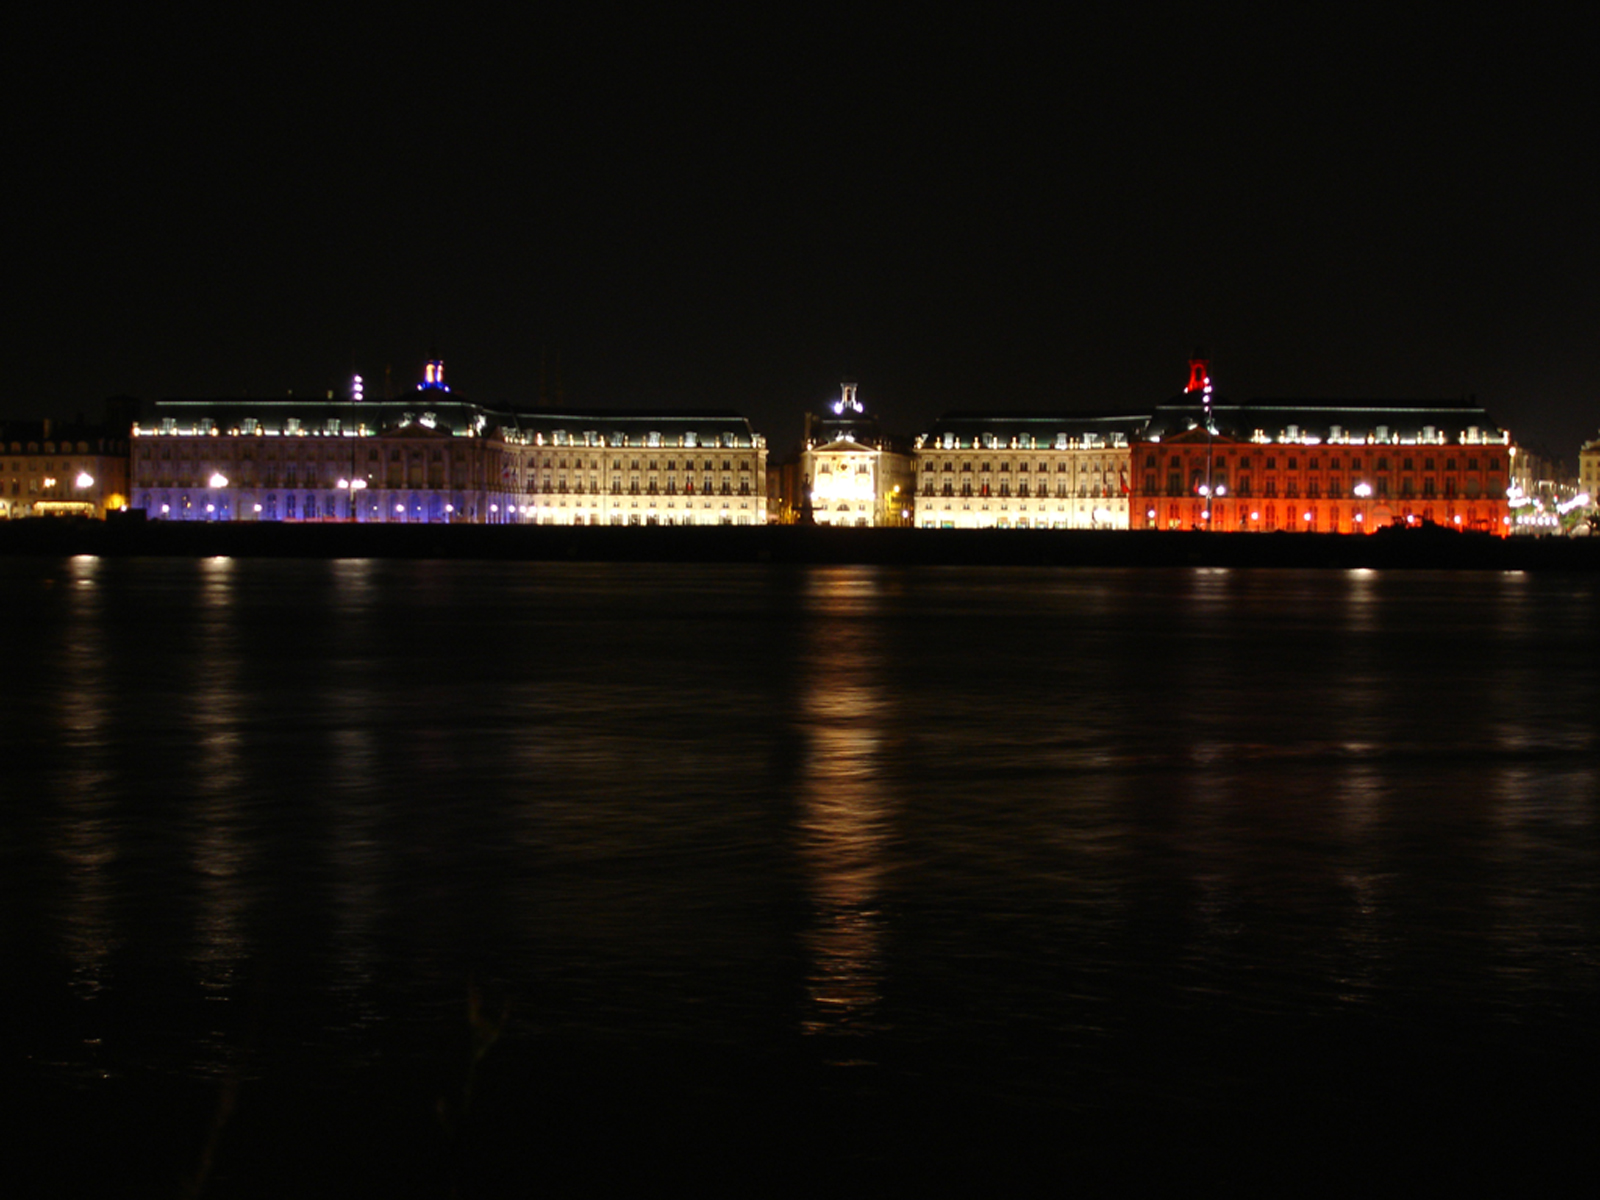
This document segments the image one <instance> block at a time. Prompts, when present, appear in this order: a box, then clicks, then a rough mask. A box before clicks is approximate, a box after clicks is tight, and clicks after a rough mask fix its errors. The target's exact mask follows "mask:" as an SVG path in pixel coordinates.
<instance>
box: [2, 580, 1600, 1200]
mask: <svg viewBox="0 0 1600 1200" xmlns="http://www.w3.org/2000/svg"><path fill="white" fill-rule="evenodd" d="M0 589H3V594H4V595H5V597H6V608H5V611H6V620H5V622H4V627H3V632H0V661H3V663H4V686H3V688H0V728H3V729H4V731H5V734H4V745H5V751H4V756H5V761H6V766H5V771H4V776H3V779H4V803H3V808H0V838H3V844H0V854H3V856H4V857H3V860H0V864H3V875H0V951H3V954H4V962H5V972H4V979H3V981H0V1004H3V1006H4V1008H3V1012H4V1015H5V1016H6V1018H7V1021H6V1024H7V1027H8V1036H7V1037H6V1039H5V1060H4V1061H5V1070H6V1079H7V1081H8V1083H9V1087H8V1091H9V1092H10V1094H11V1095H12V1096H14V1097H18V1098H20V1099H21V1101H22V1106H23V1107H24V1109H25V1110H26V1112H25V1115H24V1116H23V1117H22V1118H20V1119H19V1120H18V1121H16V1122H14V1123H13V1124H12V1126H11V1131H10V1132H9V1133H8V1135H7V1137H8V1139H9V1140H10V1141H11V1142H12V1147H11V1149H12V1151H13V1153H11V1154H9V1155H8V1156H7V1158H8V1160H9V1162H10V1166H9V1167H8V1169H15V1170H18V1171H21V1170H24V1169H28V1168H38V1169H39V1170H41V1171H42V1177H43V1178H44V1179H45V1180H46V1181H48V1182H47V1185H46V1186H45V1189H44V1190H55V1191H59V1192H60V1193H62V1194H72V1193H77V1192H81V1191H84V1190H86V1189H88V1188H90V1187H95V1188H100V1189H109V1190H110V1191H112V1192H113V1193H116V1194H152V1195H182V1194H188V1195H196V1194H199V1195H216V1196H233V1195H284V1194H291V1193H292V1194H298V1195H307V1194H320V1193H322V1192H324V1191H326V1192H328V1193H330V1194H340V1195H351V1194H374V1195H377V1194H382V1195H399V1194H416V1195H439V1196H447V1195H450V1194H452V1192H454V1193H456V1194H484V1195H499V1194H505V1193H506V1192H507V1191H510V1190H512V1188H513V1187H515V1188H516V1189H517V1190H528V1188H529V1187H530V1186H533V1185H542V1186H544V1187H545V1188H546V1190H552V1191H556V1192H580V1191H581V1192H590V1191H593V1190H596V1189H600V1188H603V1187H605V1186H608V1185H617V1186H629V1187H640V1186H651V1187H653V1186H657V1185H659V1186H663V1187H664V1186H666V1185H667V1184H669V1183H673V1182H682V1181H689V1182H692V1183H694V1184H696V1185H697V1186H700V1187H702V1188H707V1189H710V1190H713V1191H719V1192H720V1191H730V1192H731V1191H738V1192H740V1193H748V1192H750V1191H752V1190H760V1191H764V1192H792V1193H795V1194H818V1193H826V1194H846V1193H866V1194H876V1193H884V1192H891V1191H899V1190H902V1189H903V1188H904V1187H905V1186H906V1185H908V1184H909V1183H910V1182H912V1181H916V1182H918V1183H919V1184H922V1185H926V1184H928V1183H930V1182H933V1183H945V1182H949V1181H963V1182H964V1183H966V1184H969V1185H972V1186H978V1185H980V1184H981V1185H982V1186H986V1187H992V1186H994V1185H995V1184H996V1183H997V1182H1002V1181H1005V1182H1015V1183H1021V1182H1022V1181H1023V1180H1025V1179H1031V1178H1036V1177H1037V1174H1038V1173H1039V1172H1050V1173H1052V1175H1053V1177H1054V1178H1057V1179H1076V1180H1080V1181H1087V1182H1092V1183H1097V1184H1099V1185H1102V1186H1115V1187H1119V1188H1125V1187H1127V1186H1129V1185H1135V1184H1137V1185H1149V1186H1152V1187H1154V1186H1166V1185H1170V1184H1173V1183H1192V1182H1193V1181H1194V1180H1195V1179H1197V1178H1200V1177H1218V1178H1225V1179H1249V1180H1253V1181H1255V1182H1257V1183H1261V1182H1267V1183H1285V1185H1287V1184H1288V1183H1289V1182H1290V1181H1292V1182H1293V1183H1295V1184H1296V1185H1297V1186H1300V1185H1304V1184H1306V1183H1308V1182H1319V1181H1321V1182H1331V1183H1334V1184H1338V1185H1341V1186H1347V1185H1352V1184H1355V1183H1359V1182H1360V1181H1363V1180H1366V1179H1368V1178H1369V1177H1370V1175H1371V1174H1372V1173H1373V1172H1376V1171H1379V1170H1382V1171H1384V1172H1386V1173H1389V1172H1393V1171H1400V1172H1403V1173H1404V1176H1405V1177H1409V1178H1412V1179H1413V1180H1417V1181H1426V1182H1428V1183H1431V1184H1439V1183H1445V1184H1449V1185H1451V1186H1458V1185H1471V1184H1472V1183H1474V1182H1477V1181H1481V1180H1483V1179H1484V1178H1486V1177H1487V1176H1486V1173H1487V1172H1493V1173H1497V1174H1498V1173H1504V1174H1505V1175H1507V1176H1508V1177H1512V1176H1514V1177H1516V1178H1517V1179H1518V1180H1519V1181H1524V1182H1530V1181H1542V1182H1544V1183H1552V1182H1555V1181H1556V1180H1559V1179H1566V1178H1569V1177H1570V1176H1569V1172H1571V1171H1573V1170H1576V1169H1579V1168H1584V1169H1588V1168H1592V1166H1593V1164H1594V1157H1595V1152H1594V1150H1593V1148H1592V1146H1591V1142H1592V1141H1593V1140H1594V1137H1593V1131H1594V1128H1595V1118H1596V1117H1597V1116H1600V1104H1597V1102H1596V1099H1595V1097H1594V1086H1593V1085H1594V1078H1595V1068H1596V1067H1597V1066H1600V1022H1597V1021H1596V1020H1595V1017H1594V1012H1595V1008H1596V1004H1595V997H1596V995H1597V994H1600V937H1597V929H1600V824H1597V820H1600V670H1597V668H1596V664H1597V663H1600V588H1597V584H1596V581H1595V579H1594V577H1593V576H1568V575H1559V574H1545V575H1540V574H1516V573H1506V574H1500V573H1473V572H1452V573H1430V572H1372V571H1348V572H1347V571H1309V570H1308V571H1283V570H1279V571H1272V570H1258V571H1237V570H1236V571H1216V570H1154V569H1146V570H1102V569H1047V568H1037V569H998V568H995V569H984V570H972V569H961V568H910V569H894V568H873V567H817V568H801V567H796V568H782V567H775V566H771V565H766V566H761V565H750V566H710V567H707V566H665V565H606V564H598V565H596V564H583V565H567V564H544V563H493V564H484V563H470V562H449V563H434V562H385V561H374V560H345V561H255V560H231V559H211V560H157V559H147V560H116V559H96V558H90V557H80V558H74V559H63V560H38V559H7V560H0ZM30 1190H36V1189H34V1188H32V1187H31V1188H30ZM11 1194H21V1193H19V1192H15V1191H13V1192H12V1193H11Z"/></svg>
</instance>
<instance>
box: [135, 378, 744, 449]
mask: <svg viewBox="0 0 1600 1200" xmlns="http://www.w3.org/2000/svg"><path fill="white" fill-rule="evenodd" d="M168 421H170V422H172V428H174V429H176V430H178V431H180V432H185V433H189V432H194V431H196V430H198V429H202V428H208V427H209V428H214V429H218V430H221V431H228V430H234V429H239V430H244V429H253V428H259V429H261V430H262V431H264V432H272V433H287V432H300V433H308V434H317V433H327V434H338V433H347V432H349V431H351V430H356V429H365V430H367V431H368V432H373V433H376V432H392V431H395V430H400V429H405V428H408V427H417V426H421V427H424V428H428V429H436V430H439V431H440V432H442V433H450V434H454V435H457V436H467V435H472V434H485V433H492V434H494V435H497V436H503V437H510V438H514V439H516V440H519V441H520V440H524V439H526V440H541V439H542V440H547V441H552V442H559V441H563V440H566V439H571V440H573V441H579V442H582V441H585V440H590V439H593V440H595V441H597V442H598V443H602V444H605V445H628V446H643V445H647V444H649V442H650V437H651V435H652V434H658V435H659V437H660V443H661V444H662V445H670V446H680V445H684V444H686V443H688V442H689V441H691V440H692V441H693V442H694V443H696V444H700V445H707V446H711V445H728V446H746V447H748V446H754V445H757V444H758V441H757V435H756V433H755V432H754V431H753V430H752V429H751V428H750V422H749V421H748V420H746V419H745V418H744V417H742V416H740V415H739V414H738V413H735V412H730V411H725V410H715V409H712V410H700V411H695V410H666V409H621V408H619V409H591V410H572V411H566V412H547V411H543V410H536V411H515V410H507V409H492V408H485V407H483V406H482V405H478V404H473V403H471V402H470V401H466V400H462V399H459V398H457V397H454V396H452V395H450V394H448V393H446V392H444V391H442V390H439V389H419V390H417V391H415V392H409V393H406V394H405V395H404V396H402V397H400V398H399V399H395V400H360V401H356V400H327V399H309V400H308V399H297V398H295V397H292V396H289V397H270V398H269V397H243V398H227V399H218V398H210V399H204V398H202V399H167V400H158V401H156V402H155V403H154V404H153V405H152V406H151V407H150V413H149V416H148V417H147V418H146V420H145V422H144V425H145V427H146V428H147V429H160V428H163V427H164V426H165V423H166V422H168ZM291 421H293V422H295V423H296V425H295V426H293V427H292V426H291V425H290V422H291ZM206 422H210V425H209V426H207V425H206V424H205V423H206ZM252 423H253V424H252ZM691 434H692V435H693V438H692V439H691V438H690V437H689V435H691Z"/></svg>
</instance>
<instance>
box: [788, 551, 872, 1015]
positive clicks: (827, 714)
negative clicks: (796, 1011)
mask: <svg viewBox="0 0 1600 1200" xmlns="http://www.w3.org/2000/svg"><path fill="white" fill-rule="evenodd" d="M877 588H878V579H877V574H876V572H874V571H872V570H870V569H859V568H858V569H849V568H835V569H828V570H823V571H819V572H817V573H815V574H814V575H812V577H811V579H810V586H809V588H808V590H807V601H808V607H809V609H810V613H809V614H808V615H809V617H810V620H809V625H810V628H811V630H812V632H813V639H812V643H811V646H810V653H809V654H808V655H807V656H806V657H807V663H808V671H807V676H806V679H805V682H804V685H803V691H802V694H801V698H800V722H801V726H802V729H803V732H804V735H805V740H806V753H805V758H804V767H803V769H802V776H801V780H800V787H799V801H800V837H801V841H800V854H801V859H802V864H803V867H804V870H805V875H806V879H807V882H808V885H809V889H810V893H811V902H812V911H813V917H812V923H811V928H810V929H809V930H808V931H807V933H806V935H805V946H806V951H807V955H808V959H809V964H808V972H807V980H806V996H807V1003H806V1011H805V1014H804V1016H803V1017H802V1020H801V1027H802V1029H803V1030H804V1032H806V1033H808V1034H832V1035H840V1034H861V1033H865V1032H868V1031H871V1030H874V1029H876V1028H877V1027H878V1026H877V1024H876V1021H875V1016H876V1009H877V1006H878V1003H879V1000H880V997H881V991H882V982H883V962H882V956H883V936H884V927H883V914H882V912H881V910H880V909H879V907H878V898H879V892H880V888H881V880H882V876H883V872H884V858H885V855H886V851H887V848H888V844H889V839H890V820H891V817H892V812H893V804H892V800H891V797H890V796H889V795H888V794H887V792H886V785H885V780H884V777H883V772H882V770H881V766H880V754H881V744H882V732H881V723H882V720H883V714H884V709H885V705H886V703H887V699H888V697H887V692H886V690H885V689H884V688H883V686H882V684H881V679H882V675H883V663H882V659H881V651H880V650H879V648H878V647H877V646H876V645H875V644H874V643H873V641H872V638H871V636H870V633H869V631H868V629H867V628H866V627H865V626H864V624H863V623H862V622H860V620H859V617H861V616H862V615H864V614H865V613H869V612H870V611H872V609H873V608H874V607H875V601H876V597H877Z"/></svg>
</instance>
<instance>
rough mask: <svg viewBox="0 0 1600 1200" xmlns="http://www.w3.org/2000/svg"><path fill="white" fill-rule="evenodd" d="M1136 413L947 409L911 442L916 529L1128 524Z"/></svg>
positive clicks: (1139, 421) (1140, 422)
mask: <svg viewBox="0 0 1600 1200" xmlns="http://www.w3.org/2000/svg"><path fill="white" fill-rule="evenodd" d="M1148 419H1149V418H1148V416H1145V415H1134V414H1126V413H1121V414H1100V415H1094V414H1055V415H1050V414H1012V415H993V414H987V413H950V414H948V415H946V416H944V417H941V418H940V419H939V420H938V421H936V422H935V423H934V425H933V428H932V429H931V430H930V431H929V432H927V433H924V434H922V435H921V436H919V437H918V438H917V439H916V443H915V447H916V474H917V484H916V524H917V526H918V527H919V528H921V529H1126V528H1127V527H1128V449H1129V446H1130V445H1131V443H1132V439H1133V438H1135V437H1137V436H1138V434H1139V431H1140V430H1142V429H1143V428H1144V426H1145V423H1146V422H1147V421H1148Z"/></svg>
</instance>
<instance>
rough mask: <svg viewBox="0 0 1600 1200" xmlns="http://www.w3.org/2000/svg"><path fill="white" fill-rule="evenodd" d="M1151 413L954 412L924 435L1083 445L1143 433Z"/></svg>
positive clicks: (968, 442)
mask: <svg viewBox="0 0 1600 1200" xmlns="http://www.w3.org/2000/svg"><path fill="white" fill-rule="evenodd" d="M1149 420H1150V415H1149V413H1130V412H1120V411H1119V412H1022V411H1014V412H951V413H945V414H944V415H943V416H941V417H939V418H938V419H937V420H936V421H934V423H933V425H932V427H931V428H930V429H929V430H928V432H927V433H924V434H923V435H922V437H921V439H920V440H921V441H922V442H923V443H929V442H940V441H944V440H945V439H946V438H947V437H948V438H949V439H950V440H951V441H953V442H954V443H956V444H957V445H960V446H967V447H970V446H973V445H975V444H979V443H981V442H982V440H983V438H984V437H985V436H986V435H987V436H990V437H993V438H994V439H995V441H996V443H997V445H999V446H1010V445H1011V444H1012V442H1013V441H1015V442H1016V444H1017V445H1018V446H1019V447H1022V448H1027V449H1033V448H1042V449H1043V448H1049V447H1052V446H1057V445H1061V446H1063V447H1064V446H1065V445H1067V444H1073V443H1075V444H1077V445H1080V446H1081V445H1083V444H1084V441H1085V439H1086V438H1087V439H1090V440H1091V441H1092V440H1096V439H1102V440H1105V441H1115V440H1116V439H1117V436H1118V435H1120V436H1121V437H1122V438H1123V439H1124V440H1127V439H1132V438H1134V437H1137V436H1139V434H1140V433H1141V432H1142V431H1143V429H1144V427H1145V425H1146V424H1147V423H1148V422H1149Z"/></svg>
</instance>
